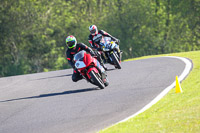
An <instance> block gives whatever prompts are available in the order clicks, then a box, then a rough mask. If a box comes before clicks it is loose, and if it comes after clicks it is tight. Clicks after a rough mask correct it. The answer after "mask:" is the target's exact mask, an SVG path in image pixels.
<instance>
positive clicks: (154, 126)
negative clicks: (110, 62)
mask: <svg viewBox="0 0 200 133" xmlns="http://www.w3.org/2000/svg"><path fill="white" fill-rule="evenodd" d="M158 56H179V57H186V58H189V59H191V60H192V62H193V69H192V71H191V72H190V74H189V75H188V76H187V78H186V79H185V80H183V81H182V82H181V87H182V89H183V93H178V94H176V93H175V88H173V89H172V90H170V91H169V93H168V94H167V95H166V96H164V97H163V98H162V99H161V100H160V101H159V102H157V103H156V104H154V105H153V106H152V107H151V108H149V109H148V110H146V111H145V112H143V113H141V114H139V115H137V116H136V117H134V118H131V119H129V120H128V121H126V122H123V123H119V124H116V125H114V126H112V127H110V128H107V129H105V130H102V131H100V132H99V133H160V132H161V133H200V51H193V52H184V53H174V54H166V55H157V56H146V57H141V58H136V59H130V60H138V59H145V58H151V57H158Z"/></svg>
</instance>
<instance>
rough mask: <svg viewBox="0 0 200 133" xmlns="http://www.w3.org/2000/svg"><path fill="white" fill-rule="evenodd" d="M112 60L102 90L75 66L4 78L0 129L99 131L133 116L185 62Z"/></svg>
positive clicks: (5, 132)
mask: <svg viewBox="0 0 200 133" xmlns="http://www.w3.org/2000/svg"><path fill="white" fill-rule="evenodd" d="M121 65H122V69H121V70H117V69H114V67H113V66H110V65H107V66H108V68H109V70H108V78H109V81H110V85H109V86H108V87H106V88H105V89H103V90H100V89H99V88H98V87H96V86H94V85H92V84H90V83H87V82H86V81H85V80H81V81H79V82H77V83H74V82H72V80H71V75H72V69H67V70H60V71H52V72H44V73H37V74H28V75H21V76H12V77H7V78H0V133H94V132H97V131H99V130H101V129H104V128H106V127H108V126H111V125H112V124H114V123H117V122H119V121H121V120H123V119H125V118H126V117H129V116H131V115H132V114H134V113H135V112H137V111H138V110H140V109H141V108H142V107H144V106H145V105H146V104H148V103H149V102H150V101H151V100H153V99H154V98H155V97H156V96H157V95H158V94H159V93H161V92H162V91H163V90H164V89H165V88H166V87H167V86H169V85H170V84H172V82H174V80H175V76H179V75H180V74H181V73H182V72H183V70H184V68H185V63H184V62H183V61H181V60H179V59H176V58H169V57H159V58H150V59H143V60H136V61H128V62H122V64H121Z"/></svg>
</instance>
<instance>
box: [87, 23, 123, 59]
mask: <svg viewBox="0 0 200 133" xmlns="http://www.w3.org/2000/svg"><path fill="white" fill-rule="evenodd" d="M89 31H90V35H89V37H88V41H89V43H90V46H91V47H92V49H93V50H97V51H102V49H103V48H102V47H101V46H100V45H99V43H100V41H101V38H102V36H103V37H104V36H105V37H110V38H111V39H112V40H113V41H115V42H116V43H117V44H118V45H119V42H120V41H119V39H117V38H115V37H113V36H112V35H110V34H109V33H107V32H105V31H103V30H98V29H97V26H96V25H90V26H89ZM117 52H118V55H119V57H120V60H121V51H120V49H117ZM100 53H101V56H100V57H101V58H103V59H104V60H105V58H104V56H103V54H102V52H100ZM101 60H102V59H101Z"/></svg>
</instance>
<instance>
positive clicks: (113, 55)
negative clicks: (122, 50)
mask: <svg viewBox="0 0 200 133" xmlns="http://www.w3.org/2000/svg"><path fill="white" fill-rule="evenodd" d="M111 58H112V60H113V63H114V65H115V66H116V68H118V69H121V65H120V63H119V60H118V58H117V57H116V55H115V53H112V54H111Z"/></svg>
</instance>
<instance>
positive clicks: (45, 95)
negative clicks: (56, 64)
mask: <svg viewBox="0 0 200 133" xmlns="http://www.w3.org/2000/svg"><path fill="white" fill-rule="evenodd" d="M95 90H99V89H98V87H96V88H88V89H80V90H69V91H64V92H57V93H49V94H41V95H38V96H31V97H22V98H16V99H9V100H4V101H0V102H2V103H3V102H11V101H18V100H24V99H34V98H45V97H52V96H59V95H68V94H75V93H82V92H89V91H95Z"/></svg>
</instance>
